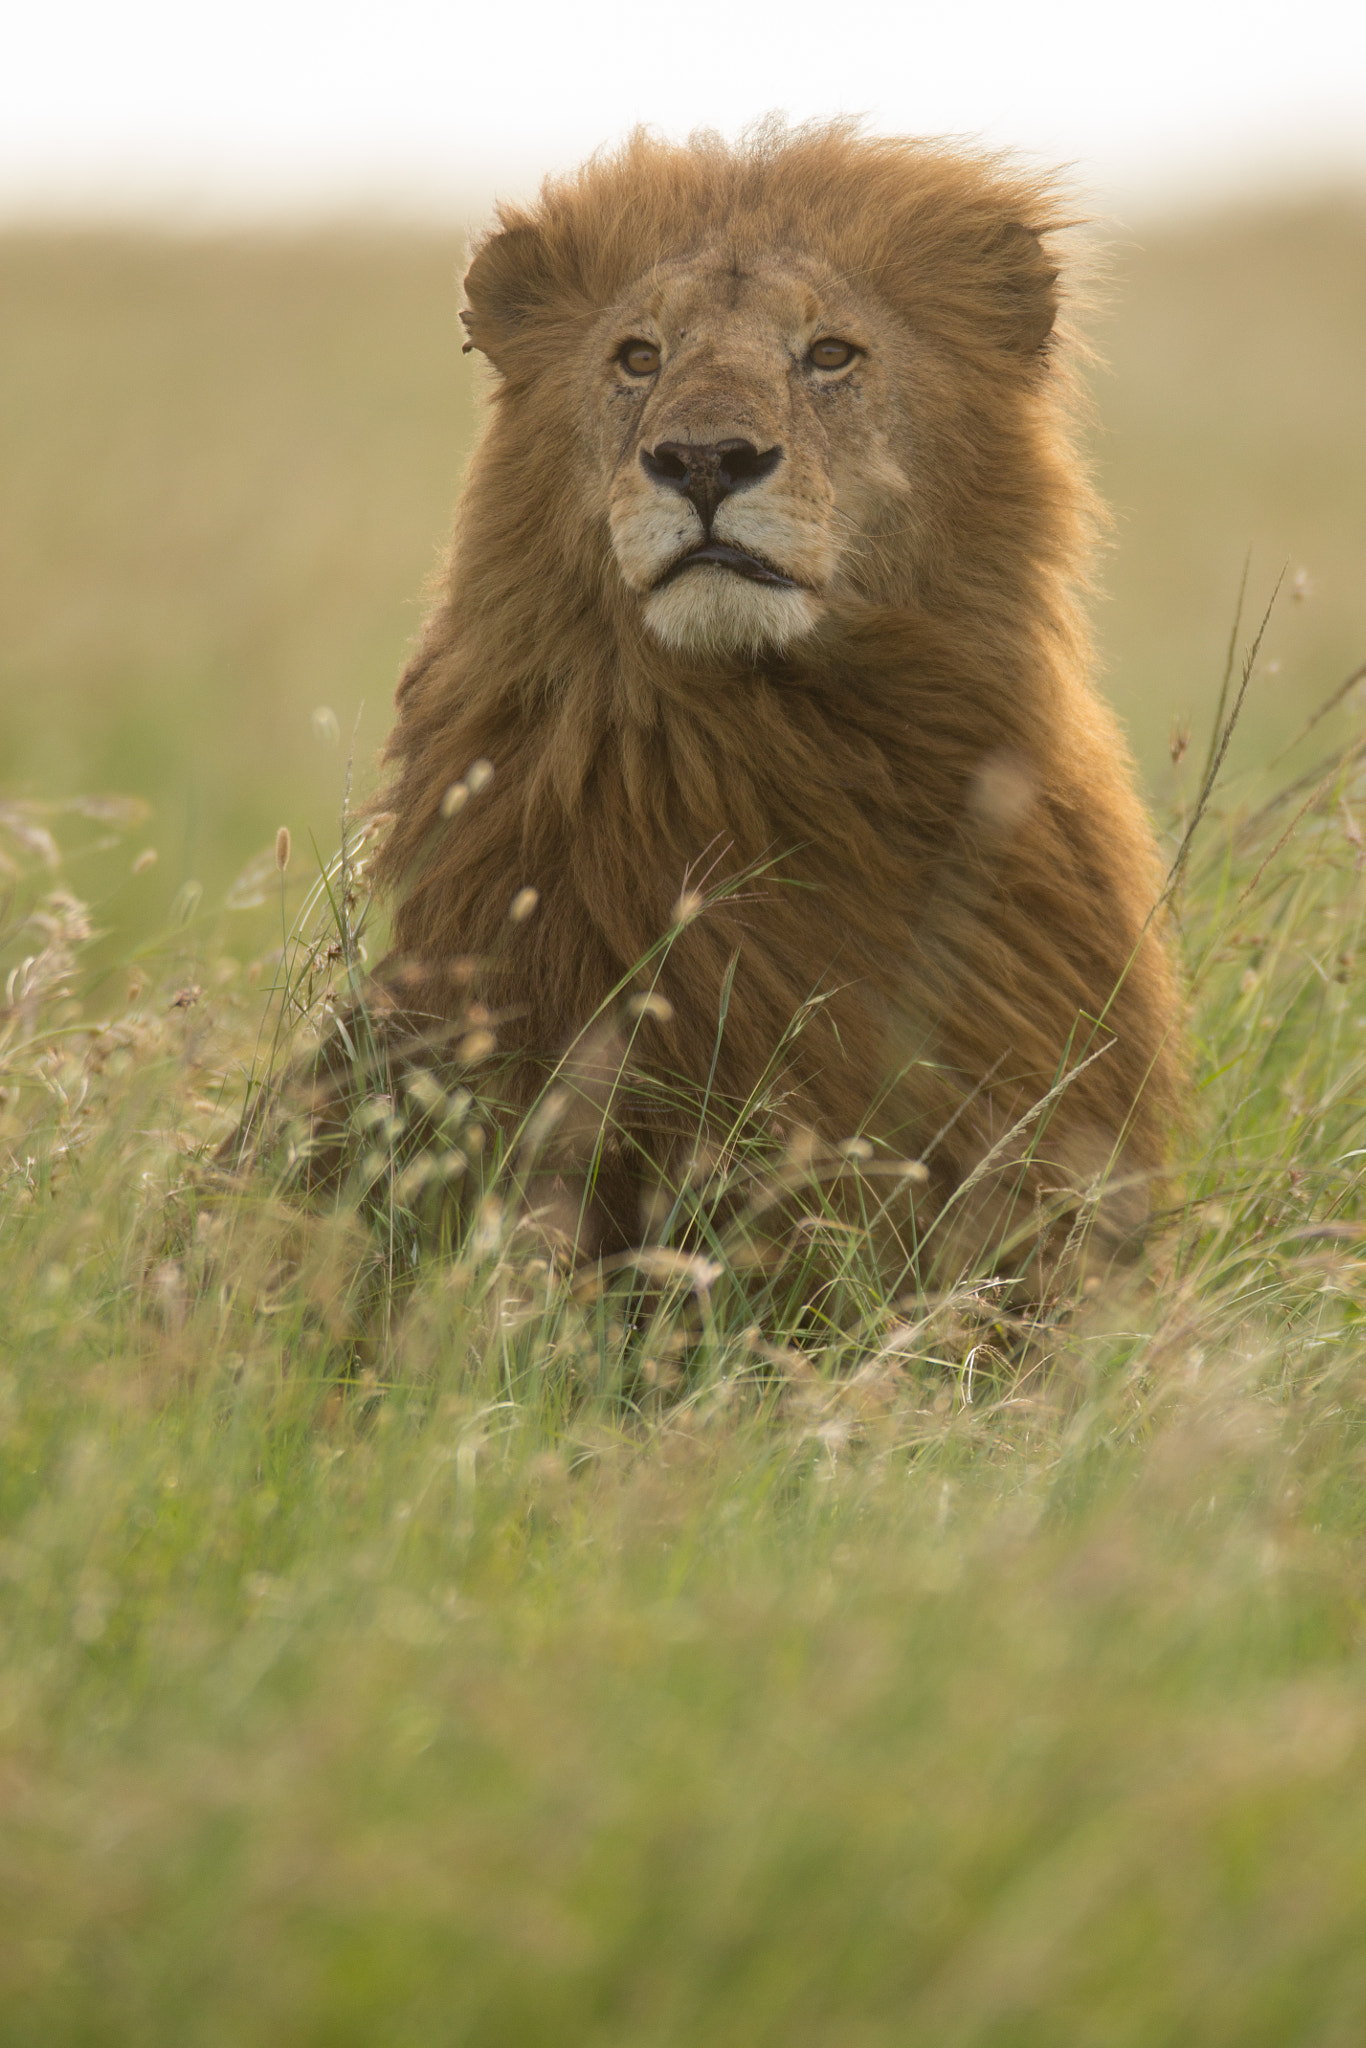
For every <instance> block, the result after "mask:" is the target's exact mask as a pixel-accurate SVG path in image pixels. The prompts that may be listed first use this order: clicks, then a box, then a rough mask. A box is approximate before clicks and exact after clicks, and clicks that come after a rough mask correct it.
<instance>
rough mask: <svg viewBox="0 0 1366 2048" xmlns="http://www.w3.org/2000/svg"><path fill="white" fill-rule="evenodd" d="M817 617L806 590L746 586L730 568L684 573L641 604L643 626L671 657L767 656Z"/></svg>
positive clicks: (741, 578)
mask: <svg viewBox="0 0 1366 2048" xmlns="http://www.w3.org/2000/svg"><path fill="white" fill-rule="evenodd" d="M818 615H819V607H818V606H817V604H816V601H815V599H814V598H812V597H811V596H810V595H809V594H808V592H806V591H805V590H783V589H780V588H775V587H774V586H773V585H772V584H771V583H751V582H750V581H749V580H748V578H747V577H744V576H737V575H736V574H735V571H734V570H733V569H721V568H716V567H713V566H711V565H710V564H708V565H706V566H705V567H699V568H696V569H688V570H685V571H684V573H683V575H681V576H678V577H675V579H674V581H673V582H672V583H666V584H665V586H664V588H663V590H656V591H655V592H653V594H652V595H651V596H650V597H649V598H647V600H646V603H645V623H646V625H647V626H648V627H649V628H650V631H651V632H652V633H653V634H654V636H655V638H656V639H657V640H662V641H663V642H664V645H665V646H666V647H669V648H672V649H673V651H674V652H675V653H676V654H692V655H713V656H715V655H723V656H724V655H735V654H761V653H763V652H764V651H765V650H766V649H767V650H768V651H769V652H770V653H771V652H773V651H774V650H775V649H777V648H781V647H786V646H788V644H789V643H790V642H791V641H793V640H796V639H799V638H800V637H801V635H802V634H803V633H809V632H810V631H811V628H812V627H813V626H814V625H815V623H816V620H817V617H818Z"/></svg>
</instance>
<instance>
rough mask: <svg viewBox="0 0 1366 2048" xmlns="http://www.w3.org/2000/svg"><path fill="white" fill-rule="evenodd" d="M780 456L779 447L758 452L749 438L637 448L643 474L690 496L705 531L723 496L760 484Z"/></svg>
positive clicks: (772, 470)
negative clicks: (639, 449) (747, 439)
mask: <svg viewBox="0 0 1366 2048" xmlns="http://www.w3.org/2000/svg"><path fill="white" fill-rule="evenodd" d="M782 459H783V451H782V449H781V448H769V449H766V450H765V452H764V453H763V454H762V455H761V454H760V453H759V450H758V449H757V448H756V447H755V445H754V443H753V442H752V441H660V442H657V443H656V445H655V446H654V447H653V448H642V449H641V451H640V465H641V468H642V469H643V470H644V471H645V474H646V476H648V477H653V479H654V481H655V482H656V483H657V484H663V485H664V488H665V489H666V490H669V491H677V492H678V494H679V496H680V497H683V498H690V499H691V500H692V503H693V504H694V505H696V507H697V510H698V513H699V515H700V517H701V520H702V527H703V531H704V532H706V533H710V532H711V523H712V520H713V519H714V518H715V517H716V508H717V507H718V505H720V503H721V501H722V499H723V498H729V497H730V496H732V494H733V493H734V492H736V491H746V490H748V489H749V487H750V485H751V484H761V483H762V482H763V480H764V478H765V477H766V476H772V474H773V472H774V470H775V469H776V468H777V467H778V464H779V463H780V462H781V461H782Z"/></svg>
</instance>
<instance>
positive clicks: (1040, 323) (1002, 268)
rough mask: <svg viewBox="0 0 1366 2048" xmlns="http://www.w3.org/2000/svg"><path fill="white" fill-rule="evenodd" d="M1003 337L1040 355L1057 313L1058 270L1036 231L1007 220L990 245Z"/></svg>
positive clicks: (1014, 346)
mask: <svg viewBox="0 0 1366 2048" xmlns="http://www.w3.org/2000/svg"><path fill="white" fill-rule="evenodd" d="M991 256H992V259H993V268H994V269H995V272H996V286H997V293H998V295H999V302H1000V306H1001V312H1002V326H1003V330H1004V335H1003V338H1004V339H1005V341H1006V344H1007V346H1008V347H1010V348H1011V349H1014V350H1016V351H1017V352H1018V353H1019V354H1020V355H1037V354H1038V353H1039V351H1040V349H1042V347H1043V346H1044V343H1045V342H1046V341H1047V340H1048V337H1049V335H1050V334H1051V333H1052V332H1053V322H1054V321H1055V320H1056V319H1057V317H1058V270H1057V265H1056V264H1055V263H1053V262H1052V261H1051V259H1050V257H1049V255H1048V251H1047V250H1046V249H1045V248H1044V246H1043V243H1042V241H1041V240H1040V238H1039V236H1038V234H1037V232H1036V231H1035V230H1034V229H1033V228H1028V227H1026V226H1025V225H1024V223H1023V222H1022V221H1017V220H1011V221H1006V222H1005V223H1004V225H1003V226H1002V227H1001V228H999V229H998V230H997V233H996V235H995V237H994V238H993V242H992V247H991Z"/></svg>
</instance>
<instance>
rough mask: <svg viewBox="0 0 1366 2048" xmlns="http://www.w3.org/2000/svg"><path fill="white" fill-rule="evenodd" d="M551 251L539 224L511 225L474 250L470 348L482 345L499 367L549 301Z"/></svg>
mask: <svg viewBox="0 0 1366 2048" xmlns="http://www.w3.org/2000/svg"><path fill="white" fill-rule="evenodd" d="M552 289H553V278H552V275H551V267H550V258H549V252H548V251H547V249H546V246H545V241H544V238H543V237H542V234H541V231H540V229H539V228H534V227H506V228H504V229H502V231H501V232H500V233H498V234H495V235H490V236H489V237H488V239H487V241H485V242H483V243H482V244H481V245H480V247H479V248H478V249H477V250H476V251H475V254H474V261H473V262H472V263H471V264H470V267H469V269H468V270H467V271H466V273H465V298H466V301H467V304H466V307H465V310H464V311H463V312H462V313H461V315H460V318H461V320H462V321H463V322H464V325H465V331H466V333H467V334H468V335H469V340H468V341H467V342H466V343H465V348H466V350H469V349H472V348H477V349H480V350H482V352H483V353H484V354H485V355H486V356H487V357H488V359H489V361H490V362H491V363H493V364H495V365H497V366H498V367H499V368H501V367H502V357H503V354H504V352H505V351H506V349H507V348H508V346H509V345H510V344H511V343H512V342H514V341H515V340H516V337H517V334H518V332H519V330H520V329H523V328H525V327H527V326H528V325H529V324H530V323H531V322H532V321H533V320H534V319H535V317H536V314H537V313H538V312H539V311H540V310H541V308H542V307H544V306H545V305H546V303H547V302H548V300H549V298H550V296H551V292H552Z"/></svg>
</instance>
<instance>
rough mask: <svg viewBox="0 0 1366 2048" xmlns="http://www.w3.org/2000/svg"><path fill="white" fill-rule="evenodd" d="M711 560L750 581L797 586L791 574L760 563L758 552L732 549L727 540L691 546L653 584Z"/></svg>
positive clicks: (783, 587)
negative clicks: (753, 553) (748, 552)
mask: <svg viewBox="0 0 1366 2048" xmlns="http://www.w3.org/2000/svg"><path fill="white" fill-rule="evenodd" d="M708 562H710V563H711V564H712V565H713V566H714V567H716V568H718V569H729V570H731V572H732V573H733V574H734V575H736V576H744V577H746V578H747V579H748V581H749V582H751V583H773V584H776V585H777V586H778V588H779V589H780V590H796V589H798V588H799V587H800V586H799V585H798V584H797V583H796V582H794V580H793V579H792V577H791V576H784V575H783V573H782V571H781V570H780V569H774V568H772V567H771V566H770V564H769V563H767V562H761V561H760V560H759V557H758V556H757V555H749V554H746V553H745V550H744V549H743V548H733V547H731V545H730V543H729V542H728V541H724V540H708V541H703V543H702V545H701V547H700V548H693V549H692V550H691V551H690V552H689V553H688V554H686V555H680V556H679V558H678V560H677V561H676V562H670V564H669V566H668V568H667V569H666V570H665V571H664V574H663V575H662V576H661V577H660V579H659V581H658V583H656V585H655V589H656V590H662V589H663V588H664V586H665V584H666V583H672V582H673V580H674V578H675V577H676V576H681V575H682V574H683V572H684V571H685V570H686V569H697V568H700V567H702V566H703V564H705V563H708Z"/></svg>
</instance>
